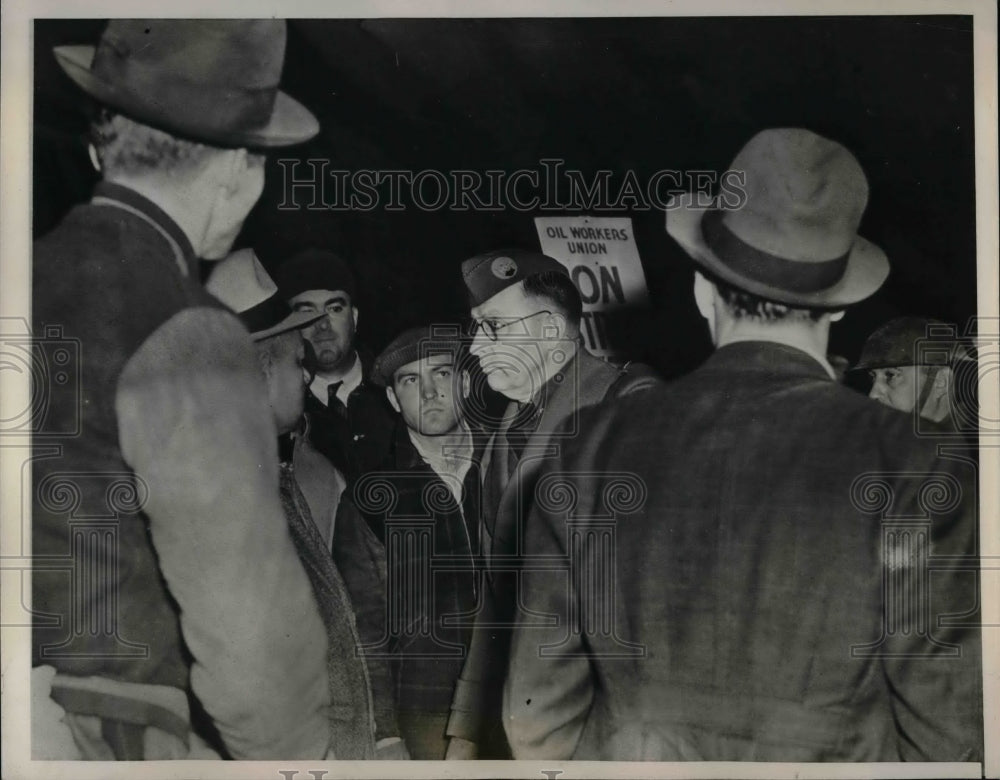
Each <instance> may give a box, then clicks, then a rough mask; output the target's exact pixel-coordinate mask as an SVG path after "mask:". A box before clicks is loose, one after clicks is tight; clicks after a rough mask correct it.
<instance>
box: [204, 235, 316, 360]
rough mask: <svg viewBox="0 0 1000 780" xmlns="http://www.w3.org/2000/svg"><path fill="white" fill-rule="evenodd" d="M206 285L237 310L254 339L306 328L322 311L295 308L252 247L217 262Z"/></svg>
mask: <svg viewBox="0 0 1000 780" xmlns="http://www.w3.org/2000/svg"><path fill="white" fill-rule="evenodd" d="M205 289H206V290H208V292H210V293H211V294H212V295H214V296H215V297H216V298H218V299H219V300H220V301H222V302H223V303H224V304H226V306H228V307H229V308H230V309H232V310H233V311H235V312H236V313H237V314H238V315H239V318H240V319H241V320H242V321H243V324H244V325H246V326H247V330H249V331H250V335H251V337H253V340H254V341H263V340H264V339H267V338H270V337H271V336H277V335H278V334H280V333H284V332H285V331H289V330H295V329H297V328H304V327H305V326H306V325H308V324H310V323H312V322H315V321H316V320H318V319H319V318H320V317H323V316H324V314H323V312H318V313H317V312H305V311H296V312H293V311H292V310H291V309H290V308H289V306H288V304H287V303H286V302H285V299H284V298H282V297H281V295H280V294H279V293H278V286H277V285H276V284H275V283H274V280H272V279H271V277H270V276H269V275H268V273H267V271H265V270H264V266H262V265H261V264H260V260H258V259H257V255H256V254H255V253H254V251H253V250H252V249H240V250H239V251H237V252H233V253H232V254H231V255H229V257H227V258H226V259H225V260H222V261H220V262H219V263H217V264H216V266H215V268H214V269H213V270H212V274H211V276H209V277H208V281H207V282H205Z"/></svg>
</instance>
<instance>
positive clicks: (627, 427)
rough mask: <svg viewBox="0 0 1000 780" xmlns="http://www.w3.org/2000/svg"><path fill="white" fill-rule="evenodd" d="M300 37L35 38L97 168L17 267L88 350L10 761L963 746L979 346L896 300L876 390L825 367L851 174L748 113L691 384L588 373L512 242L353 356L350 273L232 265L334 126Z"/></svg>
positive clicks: (820, 756)
mask: <svg viewBox="0 0 1000 780" xmlns="http://www.w3.org/2000/svg"><path fill="white" fill-rule="evenodd" d="M284 41H285V27H284V23H283V22H281V21H276V20H213V21H205V20H200V21H191V20H166V21H148V20H146V21H137V20H114V21H112V22H111V23H110V24H109V26H108V27H107V29H106V30H105V33H104V35H103V36H102V38H101V41H100V43H99V44H98V46H97V47H96V49H93V48H90V47H78V46H74V47H60V48H58V49H57V50H56V56H57V58H58V59H59V62H60V65H61V66H62V67H63V69H64V70H65V71H66V73H67V74H68V75H69V76H70V77H71V78H72V79H73V80H74V81H75V82H76V83H77V84H78V85H79V86H80V88H81V89H82V90H83V91H84V92H86V93H87V94H88V95H89V96H90V97H91V98H93V99H94V100H95V101H96V102H97V103H99V104H100V105H101V106H103V109H102V110H101V111H100V112H99V113H98V115H97V118H96V119H95V121H94V125H93V137H92V141H93V142H92V147H91V149H92V157H93V160H94V163H95V165H96V166H97V167H98V169H99V170H100V172H101V176H102V182H101V184H100V185H99V186H98V188H97V190H96V192H95V194H94V196H93V198H92V200H91V201H90V202H88V203H86V204H82V205H80V206H78V207H76V208H75V209H74V210H73V211H71V212H70V214H69V215H68V216H67V217H66V218H65V219H64V220H63V222H62V223H61V224H60V225H59V226H58V227H57V228H56V229H55V230H54V231H52V232H51V233H49V234H48V235H46V236H43V237H41V238H40V239H39V240H38V241H37V242H36V245H35V248H34V253H33V258H32V260H33V289H34V305H33V309H34V321H35V327H36V328H37V329H38V330H39V332H41V331H42V329H44V328H45V327H46V326H48V325H53V324H58V325H60V326H61V327H62V329H63V332H64V334H66V335H67V336H69V337H71V338H75V339H78V340H79V343H80V345H81V358H82V373H81V386H80V398H79V399H69V401H67V403H66V404H65V405H64V407H63V406H59V405H58V404H56V405H55V406H54V407H53V408H52V409H51V410H50V412H49V417H47V418H46V419H45V421H44V422H43V423H42V424H43V425H44V426H49V427H50V428H51V430H54V431H61V430H67V426H66V425H64V423H65V422H66V420H68V419H70V418H72V416H73V415H74V414H78V415H79V419H80V426H79V432H78V433H77V432H75V431H74V433H73V434H72V435H66V436H64V437H62V438H56V439H53V438H52V437H43V436H39V437H38V438H37V441H38V445H37V446H38V447H39V449H38V451H37V453H36V459H35V462H34V470H33V475H34V490H35V492H34V502H33V550H34V553H35V554H36V555H41V556H49V557H52V558H56V557H59V556H62V557H66V556H67V550H69V551H70V557H71V562H72V567H73V572H74V575H73V576H72V577H69V578H67V577H66V573H65V571H62V570H38V571H36V572H35V576H34V594H33V605H34V608H35V610H36V613H37V615H38V617H37V618H36V623H35V626H34V629H33V637H34V642H33V646H34V669H33V673H32V689H33V696H34V699H33V711H32V718H33V736H32V740H33V741H32V745H33V754H34V755H35V757H37V758H93V759H119V760H128V759H162V758H199V757H200V758H204V757H223V758H236V759H278V758H336V759H404V758H413V759H446V758H447V759H453V758H459V759H461V758H511V757H513V758H546V759H614V760H766V761H887V760H939V761H962V760H981V756H982V751H983V744H982V739H983V737H982V689H981V685H982V682H981V674H982V673H981V646H980V639H979V633H978V632H979V628H978V620H979V618H978V604H979V599H978V577H977V575H978V571H977V565H978V564H977V558H976V555H977V551H978V545H977V534H978V514H977V512H978V495H977V492H976V480H977V472H976V463H977V450H976V448H977V441H976V420H977V412H976V410H975V403H974V397H973V393H972V390H973V389H974V385H975V381H974V380H975V377H976V376H977V375H976V370H977V367H976V355H975V351H974V350H973V349H972V348H970V347H968V346H965V345H963V343H962V341H961V339H960V338H959V337H958V333H957V331H956V330H955V329H954V328H950V327H949V326H948V325H947V324H945V323H940V322H937V321H935V320H931V319H927V318H920V317H907V318H901V319H897V320H893V321H892V322H889V323H887V324H886V325H885V326H884V327H882V328H880V329H879V330H878V331H876V332H875V333H873V334H872V335H871V337H870V338H869V340H868V342H867V343H866V345H865V347H864V350H863V353H862V354H861V356H860V359H859V360H858V361H857V362H856V363H854V364H853V366H851V367H850V369H849V370H852V371H864V372H867V373H868V374H869V375H870V378H871V380H872V388H871V392H870V394H869V395H870V397H865V396H864V395H863V394H861V393H858V392H856V391H855V390H853V389H851V388H849V387H847V386H846V385H845V384H844V383H843V382H842V381H840V380H841V376H840V374H839V372H838V371H837V370H836V369H835V368H834V365H833V362H834V361H833V360H832V359H831V358H830V357H829V356H828V343H829V335H830V329H831V327H833V326H835V324H836V323H837V322H838V321H839V320H840V319H841V318H842V317H843V316H845V312H849V309H850V307H851V306H852V305H854V304H857V303H859V302H861V301H863V300H865V299H867V298H869V297H870V296H872V295H873V294H874V293H875V292H876V291H877V290H878V289H879V288H880V286H881V285H882V284H883V282H884V281H885V279H886V276H887V275H888V272H889V260H888V258H887V257H886V256H885V254H884V253H883V252H882V251H881V250H880V249H879V248H878V247H877V246H875V245H874V244H872V243H871V242H869V241H867V240H866V239H864V238H863V237H861V236H859V235H858V226H859V224H860V222H861V217H862V215H863V213H864V210H865V207H866V204H867V198H868V185H867V180H866V177H865V174H864V171H863V170H862V169H861V167H860V165H859V164H858V162H857V160H856V159H855V158H854V156H853V155H852V154H851V152H850V151H849V150H848V149H846V148H845V147H844V146H842V145H841V144H839V143H837V142H835V141H832V140H830V139H827V138H824V137H821V136H819V135H817V134H815V133H813V132H811V131H808V130H804V129H797V128H777V129H769V130H764V131H762V132H760V133H759V134H757V135H755V136H754V137H753V138H751V139H750V140H749V141H748V142H747V144H746V145H745V146H744V147H743V148H742V149H741V150H740V151H739V153H738V155H737V156H736V158H735V159H734V161H733V164H732V166H731V168H732V169H734V170H740V171H744V172H745V173H746V183H747V200H746V204H745V205H744V206H743V207H742V208H740V209H738V210H726V209H724V208H712V207H709V208H705V207H702V206H700V205H696V204H695V203H694V202H693V201H691V200H685V199H681V200H680V201H679V202H678V204H676V205H677V206H678V208H675V209H672V210H671V211H670V212H669V214H668V221H667V231H668V233H669V234H670V236H671V237H672V238H673V239H674V240H675V241H677V242H678V244H679V245H680V246H681V247H682V248H683V249H684V251H685V252H686V253H687V254H688V255H689V256H690V258H691V260H692V263H693V266H694V283H693V295H694V300H695V303H696V305H697V309H698V311H699V312H700V314H701V316H702V317H703V318H704V320H705V324H706V327H707V328H708V330H709V333H710V335H711V339H712V343H713V345H714V348H715V349H714V352H713V354H712V356H711V357H710V358H709V359H708V360H707V362H706V363H705V364H704V365H702V366H701V367H699V368H698V369H696V370H695V371H694V372H692V373H691V374H689V375H687V376H684V377H681V378H679V379H676V380H674V381H671V382H669V383H665V382H663V381H662V380H661V379H660V378H658V377H657V376H656V374H655V372H654V371H652V370H651V369H649V368H648V367H646V366H643V365H641V364H636V363H627V364H624V365H621V366H619V365H615V364H612V363H609V362H605V361H603V360H600V359H598V358H596V357H594V356H592V355H590V354H589V353H588V352H587V351H586V349H584V347H583V346H582V340H581V337H580V323H581V314H582V309H583V306H582V302H581V298H580V294H579V292H578V291H577V289H576V287H575V286H574V284H573V282H572V281H571V278H570V275H569V273H568V272H567V270H566V268H565V267H564V266H563V265H562V264H561V263H559V262H558V261H557V260H555V259H553V258H551V257H548V256H546V255H544V254H541V253H540V252H537V251H533V250H529V249H520V248H509V249H500V250H491V251H485V252H483V253H482V254H479V255H477V256H475V257H472V258H469V259H468V260H466V261H465V262H463V263H462V264H461V267H460V268H455V274H456V275H459V274H460V275H461V278H462V280H463V281H464V284H465V287H466V289H467V291H468V296H469V316H468V320H467V323H445V322H437V323H427V324H426V325H425V326H423V327H418V328H412V329H408V330H406V331H404V332H402V333H400V334H399V335H398V336H397V337H396V338H395V339H393V341H392V342H391V343H390V344H389V345H388V346H387V347H386V348H385V349H384V350H382V352H381V353H380V354H378V355H374V356H373V355H369V354H367V353H366V352H365V350H364V348H363V346H362V345H361V344H359V343H358V340H357V338H356V336H357V327H358V322H359V320H360V319H362V318H364V317H370V316H374V313H373V312H369V311H363V310H361V308H359V305H358V300H357V294H356V292H357V291H356V286H355V279H354V273H353V271H352V267H351V263H350V262H348V260H347V259H345V258H343V257H341V256H339V255H338V254H337V253H336V252H335V251H331V250H329V249H326V248H324V249H312V250H308V251H305V252H302V253H299V254H297V255H295V256H293V257H289V258H286V259H285V260H284V261H283V262H281V263H280V265H279V266H278V267H277V268H276V270H275V272H274V275H273V277H272V275H271V274H269V273H268V272H267V271H266V270H265V268H264V266H263V265H262V264H261V263H260V261H259V260H258V259H257V257H256V255H255V254H254V252H253V250H252V249H249V248H245V249H240V250H238V251H235V252H234V251H232V246H233V242H234V240H235V238H236V236H237V235H238V234H239V231H240V228H241V227H242V225H243V222H244V220H245V219H246V217H247V214H248V213H249V211H250V209H251V208H252V207H253V205H254V203H255V202H256V201H257V199H258V198H259V197H260V194H261V191H262V188H263V177H264V165H263V162H264V155H265V154H266V153H267V151H268V150H269V149H272V148H277V147H284V146H289V145H293V144H296V143H299V142H302V141H305V140H307V139H308V138H310V137H312V136H313V135H315V133H316V132H318V129H319V128H318V124H317V122H316V120H315V118H314V117H313V116H312V114H311V113H310V112H309V110H308V109H306V108H305V107H303V106H302V105H300V104H299V103H297V102H296V101H294V100H293V99H292V98H291V97H289V96H288V95H287V94H285V93H283V92H282V91H280V89H279V88H278V83H279V80H280V74H281V69H282V61H283V55H284ZM333 249H335V248H333ZM199 259H211V260H218V261H219V262H218V263H217V264H216V265H215V267H214V270H213V271H212V273H211V274H210V276H209V277H208V279H207V281H206V283H205V285H204V287H202V286H201V284H200V283H199V282H198V281H197V280H198V270H197V268H198V261H199ZM77 400H78V401H79V403H78V404H76V405H74V403H76V401H77ZM39 432H44V430H42V431H39ZM53 443H55V444H58V445H59V448H58V452H57V453H55V454H53V453H52V452H50V451H49V450H47V449H46V448H50V447H51V446H52V444H53ZM941 443H947V444H948V445H949V446H948V448H941V447H940V446H939V445H940V444H941ZM122 480H124V482H125V483H126V484H127V485H128V486H129V489H130V491H131V496H132V498H133V499H134V500H130V501H127V502H124V503H123V502H122V500H120V498H115V496H117V495H118V494H117V493H116V492H115V489H114V485H116V484H119V483H120V482H121V481H122ZM67 485H70V486H71V487H69V488H67ZM67 496H69V497H70V498H69V500H67V498H66V497H67ZM94 518H98V519H102V522H103V523H104V525H102V526H100V527H101V528H102V529H103V530H102V531H100V532H94V531H93V524H94ZM109 521H113V522H109ZM932 574H933V576H931V575H932ZM44 616H56V617H57V618H59V619H56V620H48V619H42V618H43V617H44Z"/></svg>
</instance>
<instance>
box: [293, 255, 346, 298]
mask: <svg viewBox="0 0 1000 780" xmlns="http://www.w3.org/2000/svg"><path fill="white" fill-rule="evenodd" d="M274 281H275V282H276V283H277V285H278V289H279V290H281V294H282V295H283V296H284V297H285V300H288V299H289V298H294V297H295V296H296V295H299V294H300V293H304V292H305V291H306V290H330V291H333V290H343V291H344V292H345V293H347V294H348V295H349V296H350V297H351V302H352V303H353V302H354V292H355V285H354V274H353V273H351V266H350V265H348V263H347V261H346V260H344V259H343V258H342V257H340V256H339V255H337V254H334V253H333V252H327V251H326V250H323V249H306V250H305V251H303V252H299V253H298V254H297V255H294V256H292V257H291V258H289V259H288V260H286V261H285V262H283V263H282V264H281V265H279V266H278V269H277V270H276V271H275V272H274Z"/></svg>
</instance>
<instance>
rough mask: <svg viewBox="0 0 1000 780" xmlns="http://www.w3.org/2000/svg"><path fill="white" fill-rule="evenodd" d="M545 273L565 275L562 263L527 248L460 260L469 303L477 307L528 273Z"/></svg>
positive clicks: (565, 271) (495, 251) (486, 253)
mask: <svg viewBox="0 0 1000 780" xmlns="http://www.w3.org/2000/svg"><path fill="white" fill-rule="evenodd" d="M546 272H553V273H558V274H562V275H563V276H569V271H567V270H566V266H564V265H563V264H562V263H560V262H559V261H558V260H556V259H554V258H552V257H549V256H548V255H543V254H542V253H541V252H535V251H532V250H528V249H495V250H493V251H492V252H485V253H483V254H481V255H476V256H475V257H470V258H469V259H468V260H466V261H465V262H463V263H462V280H463V281H464V282H465V286H466V287H467V288H468V290H469V304H470V305H471V306H479V305H480V304H482V303H483V302H484V301H487V300H489V299H490V298H492V297H493V296H494V295H496V294H497V293H498V292H500V291H502V290H505V289H507V288H508V287H511V286H513V285H515V284H517V283H518V282H523V281H524V280H525V279H527V278H528V277H529V276H535V275H537V274H542V273H546Z"/></svg>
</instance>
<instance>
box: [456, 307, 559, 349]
mask: <svg viewBox="0 0 1000 780" xmlns="http://www.w3.org/2000/svg"><path fill="white" fill-rule="evenodd" d="M551 313H552V312H551V311H549V310H548V309H543V310H542V311H536V312H535V313H534V314H528V315H526V316H524V317H518V318H517V319H516V320H509V321H507V322H498V321H497V319H496V318H492V319H486V320H473V321H472V322H471V323H469V335H470V336H471V337H472V338H475V337H476V334H477V333H478V332H479V331H480V330H482V331H483V333H484V334H485V335H486V338H488V339H489V340H490V341H496V340H497V334H498V333H499V332H500V331H501V330H503V329H504V328H508V327H510V326H511V325H516V324H517V323H519V322H524V321H525V320H530V319H531V318H532V317H537V316H538V315H539V314H551Z"/></svg>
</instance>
